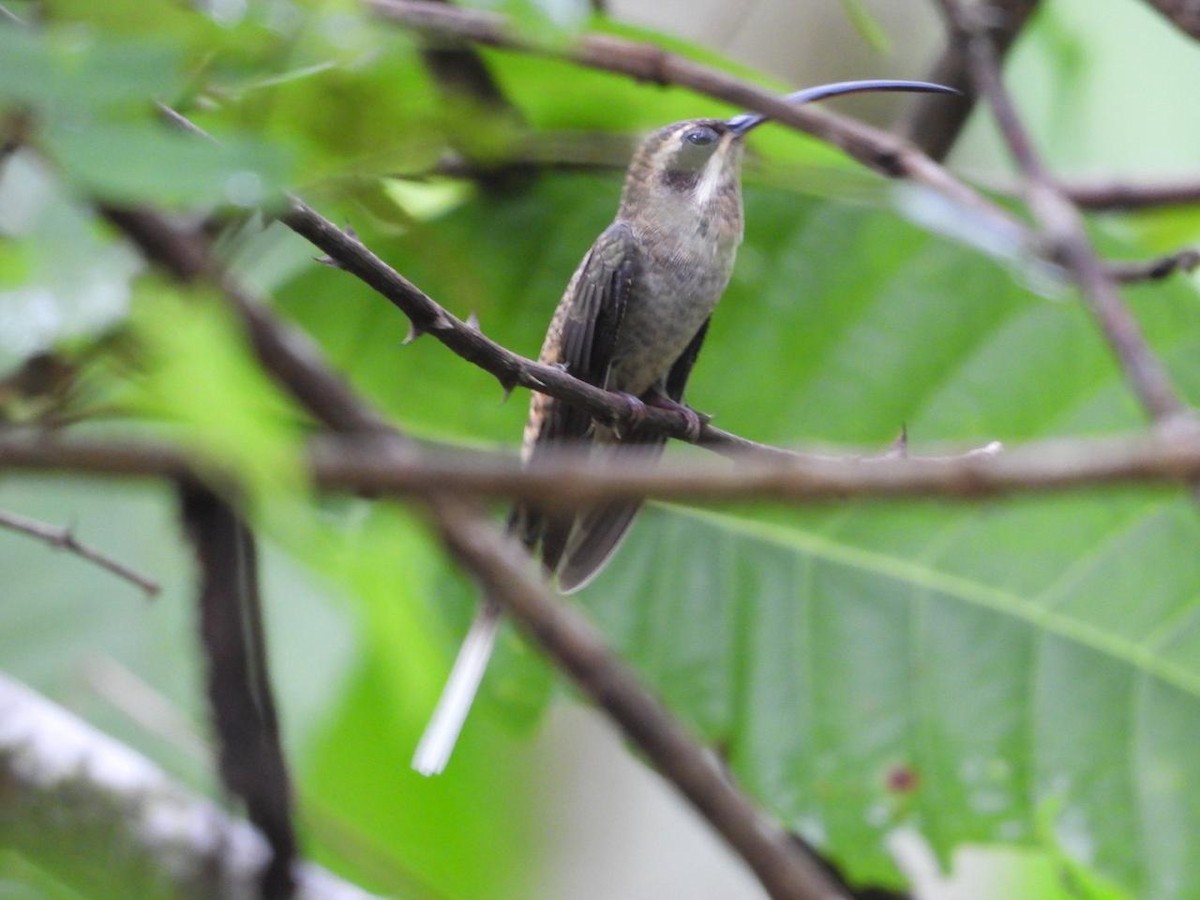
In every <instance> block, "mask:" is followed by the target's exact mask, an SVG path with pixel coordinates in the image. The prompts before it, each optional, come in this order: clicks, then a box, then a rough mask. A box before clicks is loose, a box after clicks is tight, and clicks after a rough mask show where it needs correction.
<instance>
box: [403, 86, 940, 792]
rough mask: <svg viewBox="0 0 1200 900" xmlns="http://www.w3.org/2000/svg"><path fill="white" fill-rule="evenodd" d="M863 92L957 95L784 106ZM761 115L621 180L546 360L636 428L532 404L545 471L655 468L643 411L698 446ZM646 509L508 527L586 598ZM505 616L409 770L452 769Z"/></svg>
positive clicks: (684, 129)
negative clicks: (609, 457) (703, 373)
mask: <svg viewBox="0 0 1200 900" xmlns="http://www.w3.org/2000/svg"><path fill="white" fill-rule="evenodd" d="M865 91H913V92H925V93H951V94H956V93H958V91H956V90H954V89H953V88H949V87H945V86H943V85H939V84H931V83H929V82H924V81H899V80H875V79H872V80H865V81H845V82H836V83H833V84H825V85H819V86H817V87H812V88H807V89H805V90H802V91H797V92H796V93H794V94H791V95H789V96H788V98H787V99H788V100H789V101H790V102H792V103H795V104H801V103H809V102H812V101H814V100H822V99H825V98H827V97H834V96H839V95H842V94H852V93H861V92H865ZM767 120H768V119H767V117H766V116H763V115H760V114H757V113H742V114H740V115H737V116H734V117H732V118H730V119H715V118H706V119H688V120H685V121H683V122H676V123H674V124H672V125H667V126H665V127H663V128H660V129H658V130H657V131H655V132H653V133H651V134H650V135H649V136H648V137H646V138H645V139H644V140H643V141H642V143H641V145H640V146H639V147H638V148H637V150H636V152H635V153H634V155H633V159H632V161H631V162H630V164H629V169H628V171H627V173H626V175H625V183H624V187H623V188H622V191H621V199H620V204H619V206H618V209H617V215H616V218H615V219H614V220H613V222H612V224H611V225H609V226H608V227H607V228H606V229H604V231H603V232H602V233H601V234H600V236H599V237H598V238H597V239H596V242H595V243H594V244H592V247H591V249H590V250H588V252H587V253H586V254H585V255H584V257H583V260H582V261H581V262H580V263H579V266H578V268H576V270H575V273H574V275H572V277H571V280H570V281H569V282H568V284H567V288H566V290H565V291H564V293H563V296H562V299H561V300H560V301H559V304H558V308H557V309H556V310H555V311H554V316H553V318H552V319H551V320H550V326H549V328H548V329H547V331H546V337H545V340H544V341H543V343H542V349H541V354H540V355H539V357H538V361H539V362H541V363H544V364H547V365H556V366H561V367H563V368H565V369H566V371H567V372H569V373H570V374H571V375H574V376H575V377H576V378H580V379H582V380H584V381H587V382H589V383H591V384H594V385H597V386H599V387H603V388H606V389H608V390H610V391H614V392H617V393H619V394H621V395H623V396H624V397H625V399H626V401H627V403H628V404H629V405H630V408H631V410H632V413H633V414H632V415H631V419H632V420H633V422H634V425H633V427H632V428H628V429H626V430H625V431H624V432H618V431H617V430H616V429H615V428H613V427H610V426H607V425H602V424H600V423H598V422H595V421H593V420H592V418H591V417H590V416H589V415H588V414H587V413H586V412H583V411H582V410H579V409H576V408H574V407H572V406H570V405H569V404H567V403H564V402H563V401H562V400H558V399H556V398H554V397H550V396H547V395H545V394H540V393H536V392H535V393H534V394H533V397H532V400H531V402H530V408H529V418H528V420H527V422H526V425H525V433H524V439H523V442H522V448H521V457H522V460H523V462H524V464H525V465H526V466H536V465H537V463H538V460H539V457H541V456H542V455H543V454H545V453H547V452H548V451H549V452H553V450H554V449H556V448H562V447H564V446H575V447H579V446H585V447H588V448H589V449H590V452H592V453H602V452H604V450H605V449H606V448H614V447H618V446H620V447H622V448H625V449H628V448H631V447H633V448H637V450H638V451H639V452H640V453H644V455H645V458H646V459H647V461H651V460H653V459H655V458H657V456H658V455H659V454H660V453H661V451H662V447H663V444H664V443H665V440H666V439H665V438H664V437H662V436H661V435H653V434H642V433H639V429H638V428H637V424H636V423H637V418H638V417H637V413H638V412H639V411H641V412H643V413H644V408H645V406H655V407H659V408H664V409H669V410H674V411H676V412H678V413H679V414H681V415H682V416H683V417H684V419H685V420H686V421H687V424H688V432H689V436H690V437H691V438H692V439H693V440H695V439H697V438H698V437H699V436H700V431H701V428H702V422H701V418H700V416H699V415H698V414H697V413H696V412H695V411H694V410H693V409H691V408H690V407H688V406H686V405H684V403H683V393H684V388H685V387H686V385H687V380H688V376H689V375H690V374H691V371H692V366H693V365H694V364H695V362H696V357H697V356H698V355H699V353H700V348H701V346H702V345H703V343H704V337H705V335H706V334H707V333H708V325H709V321H710V319H711V316H712V313H713V310H714V309H715V308H716V306H717V303H718V301H719V300H720V299H721V295H722V294H723V293H724V292H725V288H726V286H727V285H728V284H729V278H730V276H731V274H732V273H733V266H734V260H735V258H736V256H737V249H738V245H739V244H740V243H741V241H742V221H743V217H742V190H741V169H742V156H743V148H744V141H745V138H746V135H747V134H748V133H749V132H750V131H752V130H753V129H754V128H757V127H758V126H759V125H761V124H763V123H764V122H766V121H767ZM640 505H641V504H640V503H639V502H637V501H626V500H622V501H619V502H616V501H614V502H613V503H609V504H606V505H601V506H599V507H596V508H594V509H591V510H589V511H585V512H581V513H579V514H571V513H560V512H546V511H543V510H539V509H537V508H535V507H533V506H530V505H527V504H526V505H522V504H518V505H517V506H515V507H514V508H513V510H512V511H511V513H510V515H509V519H508V530H509V532H510V533H512V534H514V535H516V537H517V538H519V539H520V540H521V542H522V543H523V544H524V545H525V546H526V548H527V549H528V550H529V551H530V552H531V553H533V554H536V555H538V556H539V557H540V559H541V561H542V565H543V567H544V569H545V571H546V573H547V574H548V575H549V576H550V577H552V578H557V585H558V590H559V592H560V593H562V594H571V593H574V592H576V591H578V590H581V589H582V588H584V587H585V586H586V585H587V584H589V583H590V582H591V581H592V579H593V578H595V577H596V576H597V575H598V574H599V573H600V571H601V569H603V568H604V565H605V563H607V562H608V560H609V559H610V558H611V557H612V555H613V553H615V552H616V550H617V547H618V546H619V544H620V543H621V540H622V538H623V537H624V536H625V534H626V532H627V531H628V529H629V526H630V524H631V523H632V521H633V518H634V516H635V515H636V514H637V511H638V508H639V507H640ZM500 622H501V616H500V607H499V605H498V604H497V603H496V602H495V601H494V600H491V599H489V598H487V597H484V598H483V600H482V602H481V604H480V609H479V612H478V614H477V615H476V618H475V621H474V622H473V623H472V625H471V628H470V630H469V631H468V633H467V636H466V638H465V639H464V641H463V644H462V647H461V648H460V650H459V653H458V657H457V659H456V660H455V663H454V667H453V669H452V670H451V673H450V677H449V679H448V680H447V682H446V687H445V689H444V690H443V692H442V696H441V699H440V700H439V701H438V705H437V708H436V709H435V711H434V714H433V717H432V718H431V720H430V723H429V725H428V727H427V728H426V730H425V733H424V735H423V736H422V737H421V740H420V742H419V743H418V745H417V749H416V752H415V754H414V755H413V768H414V769H416V770H417V771H418V772H421V773H422V774H425V775H434V774H437V773H439V772H441V771H442V769H444V768H445V766H446V763H447V762H448V761H449V759H450V754H451V752H452V751H453V749H454V744H455V743H456V741H457V740H458V734H459V732H460V731H461V729H462V725H463V722H464V721H465V720H466V716H467V712H468V711H469V709H470V706H471V703H472V701H473V699H474V697H475V693H476V692H477V690H478V688H479V684H480V682H481V680H482V678H483V674H484V671H485V669H486V667H487V663H488V660H489V658H490V657H491V653H492V648H493V646H494V644H495V640H496V634H497V632H498V630H499V627H500Z"/></svg>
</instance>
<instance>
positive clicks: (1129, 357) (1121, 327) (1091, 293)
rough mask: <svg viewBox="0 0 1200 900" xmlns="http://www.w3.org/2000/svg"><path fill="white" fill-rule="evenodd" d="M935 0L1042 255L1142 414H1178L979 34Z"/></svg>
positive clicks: (965, 17) (957, 7)
mask: <svg viewBox="0 0 1200 900" xmlns="http://www.w3.org/2000/svg"><path fill="white" fill-rule="evenodd" d="M939 2H940V3H941V6H942V9H943V11H944V13H945V15H946V20H947V23H948V24H949V26H950V28H951V31H952V35H953V36H954V39H955V40H958V41H960V42H961V43H962V44H963V46H964V48H965V51H966V53H967V58H968V62H969V65H970V69H971V74H972V77H973V78H974V79H975V82H976V85H977V87H978V89H979V92H980V94H982V95H983V96H984V97H986V98H987V100H988V102H989V103H990V105H991V107H992V110H993V112H994V114H995V116H996V122H997V124H998V126H999V128H1000V132H1001V134H1002V135H1003V137H1004V140H1005V142H1006V143H1007V144H1008V148H1009V151H1010V153H1011V154H1012V157H1013V159H1014V161H1015V162H1016V164H1017V166H1018V167H1019V168H1020V170H1021V172H1022V174H1023V175H1024V177H1025V179H1026V182H1027V186H1026V197H1027V200H1028V203H1029V208H1030V211H1031V212H1032V213H1033V215H1034V217H1035V218H1036V219H1037V221H1038V224H1039V225H1040V227H1041V231H1042V237H1043V240H1044V241H1045V243H1046V245H1047V246H1048V248H1049V251H1050V252H1049V254H1048V255H1050V256H1051V257H1052V258H1055V259H1058V260H1060V261H1061V262H1062V264H1063V265H1064V266H1066V268H1067V269H1068V270H1069V271H1070V272H1071V273H1072V275H1073V276H1074V278H1075V280H1076V282H1077V283H1078V285H1079V288H1080V291H1081V293H1082V295H1083V298H1084V300H1085V301H1086V304H1087V308H1088V310H1089V311H1090V312H1091V314H1092V317H1093V318H1094V319H1095V320H1096V324H1097V325H1098V326H1099V328H1100V330H1101V332H1102V333H1103V334H1104V337H1105V339H1106V340H1107V341H1108V344H1109V346H1110V347H1111V349H1112V351H1113V353H1114V355H1115V356H1116V357H1117V360H1118V362H1119V363H1120V365H1121V368H1122V369H1123V371H1124V373H1125V378H1126V381H1127V382H1128V383H1129V385H1130V387H1131V388H1132V389H1133V391H1134V393H1135V394H1136V396H1137V398H1138V400H1139V402H1140V403H1141V405H1142V407H1143V409H1144V410H1145V411H1146V414H1147V415H1148V416H1149V418H1150V419H1151V420H1152V421H1155V422H1162V421H1165V420H1168V419H1172V418H1175V417H1177V416H1179V415H1180V414H1182V413H1184V412H1185V409H1186V407H1185V405H1184V403H1183V401H1182V400H1181V399H1180V397H1179V395H1178V394H1177V393H1176V391H1175V388H1174V386H1173V385H1172V384H1171V381H1170V378H1169V377H1168V375H1167V372H1166V369H1165V368H1164V367H1163V365H1162V363H1161V362H1160V361H1159V359H1158V358H1157V357H1156V356H1155V355H1154V354H1153V353H1152V352H1151V351H1150V348H1149V346H1148V345H1147V343H1146V341H1145V339H1144V338H1143V336H1142V333H1141V328H1140V327H1139V326H1138V323H1137V321H1136V320H1135V319H1134V318H1133V316H1132V315H1131V314H1130V312H1129V310H1128V308H1127V307H1126V306H1125V303H1124V301H1123V300H1122V299H1121V296H1120V293H1119V292H1118V291H1117V289H1116V287H1115V285H1114V282H1113V280H1112V278H1110V277H1109V274H1108V272H1107V271H1106V270H1105V267H1104V264H1103V263H1102V262H1101V261H1100V259H1099V257H1097V255H1096V252H1095V250H1094V249H1093V248H1092V246H1091V243H1090V242H1089V241H1088V238H1087V234H1086V231H1085V230H1084V226H1083V220H1082V217H1081V216H1080V213H1079V210H1078V209H1076V208H1075V207H1074V206H1072V205H1071V202H1070V200H1068V199H1067V198H1066V196H1064V194H1063V192H1062V190H1061V189H1060V188H1059V187H1058V186H1057V185H1056V184H1055V182H1054V180H1053V178H1052V177H1051V175H1050V173H1049V171H1048V170H1047V169H1046V167H1045V166H1044V165H1043V163H1042V161H1041V158H1040V157H1039V155H1038V154H1037V151H1036V150H1035V149H1034V147H1033V144H1032V142H1031V141H1030V138H1029V135H1028V133H1027V132H1026V130H1025V127H1024V125H1023V124H1022V123H1021V121H1020V118H1019V117H1018V115H1017V111H1016V108H1015V106H1014V105H1013V102H1012V98H1011V97H1010V96H1009V93H1008V90H1007V89H1006V88H1005V86H1004V82H1003V80H1002V79H1001V77H1000V69H999V64H998V62H997V60H996V56H995V53H994V52H993V50H992V46H991V43H990V41H989V39H988V36H987V32H986V31H985V30H983V29H981V28H980V27H979V26H978V23H976V22H975V20H974V18H973V16H972V15H969V14H968V13H967V12H966V11H964V9H963V8H962V6H961V4H960V3H958V2H956V0H939Z"/></svg>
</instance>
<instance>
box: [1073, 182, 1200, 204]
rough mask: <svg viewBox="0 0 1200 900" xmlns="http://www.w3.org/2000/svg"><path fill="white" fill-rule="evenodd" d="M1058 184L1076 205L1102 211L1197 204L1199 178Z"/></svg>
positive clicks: (1198, 201)
mask: <svg viewBox="0 0 1200 900" xmlns="http://www.w3.org/2000/svg"><path fill="white" fill-rule="evenodd" d="M1060 185H1061V187H1062V189H1063V190H1064V191H1066V194H1067V196H1068V197H1070V198H1071V202H1072V203H1074V204H1075V205H1076V206H1078V207H1080V208H1081V209H1090V210H1096V211H1101V212H1105V211H1132V210H1141V209H1152V208H1154V207H1158V206H1189V205H1192V204H1196V203H1200V179H1187V178H1179V179H1175V180H1173V181H1166V180H1162V181H1144V182H1139V181H1117V180H1112V179H1110V180H1106V181H1063V182H1060Z"/></svg>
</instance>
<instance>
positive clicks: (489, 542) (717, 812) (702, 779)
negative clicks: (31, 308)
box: [430, 499, 846, 900]
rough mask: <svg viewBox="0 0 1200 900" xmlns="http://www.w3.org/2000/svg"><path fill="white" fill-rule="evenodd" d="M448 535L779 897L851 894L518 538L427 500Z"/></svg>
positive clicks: (831, 899) (529, 630)
mask: <svg viewBox="0 0 1200 900" xmlns="http://www.w3.org/2000/svg"><path fill="white" fill-rule="evenodd" d="M430 505H431V508H432V510H433V512H434V515H435V519H436V522H437V525H438V528H439V530H440V531H441V534H442V538H443V540H444V541H445V542H446V545H447V547H448V548H449V549H450V551H451V552H452V553H453V554H454V555H455V556H456V557H457V558H458V560H459V561H460V562H461V563H462V564H463V566H464V567H465V568H466V569H467V570H468V571H470V572H471V573H472V574H473V575H474V576H475V577H476V578H477V579H478V580H479V581H480V582H481V583H482V584H483V585H485V588H486V591H487V594H488V596H489V597H494V598H495V599H496V600H497V601H498V602H500V603H501V604H503V606H504V608H505V610H506V611H507V612H509V613H510V614H511V615H512V617H513V619H514V621H515V622H516V623H517V624H518V626H520V628H521V629H522V630H523V631H524V632H525V633H526V635H527V636H528V637H529V638H530V639H531V640H533V641H534V642H536V643H537V644H538V645H540V646H541V648H542V649H543V651H544V652H545V653H546V655H547V656H549V657H550V658H551V659H553V660H554V661H555V663H556V664H557V665H558V667H559V668H561V669H562V670H563V671H564V672H566V673H567V674H568V675H569V676H570V677H571V678H572V679H573V680H574V681H575V683H576V684H577V685H578V686H579V688H580V689H581V690H583V691H584V692H585V693H586V694H588V695H589V696H590V697H591V698H592V700H593V702H595V703H596V704H597V705H598V706H599V707H600V708H601V709H603V710H604V711H605V712H606V713H607V714H608V715H609V716H610V717H611V718H612V719H613V721H614V722H616V723H617V724H618V725H619V726H620V727H621V729H622V731H624V733H625V736H626V737H627V738H628V739H629V740H630V741H632V742H633V743H634V745H636V746H637V747H638V748H639V749H640V750H641V751H642V752H643V753H644V754H645V755H646V757H647V758H648V759H649V760H650V762H651V763H652V764H653V765H654V767H655V768H656V769H658V771H659V772H660V773H661V774H662V775H663V776H664V777H665V778H666V779H667V780H668V781H670V782H671V783H672V784H673V785H674V786H675V787H676V789H678V790H679V792H680V793H681V794H683V796H684V797H685V798H686V799H687V800H688V801H689V802H690V803H691V804H692V805H693V806H694V807H696V809H697V810H698V811H699V812H700V814H701V815H703V816H704V818H705V819H706V820H708V822H709V823H710V824H711V825H712V827H713V828H714V829H715V830H716V831H717V832H718V833H719V834H720V835H721V836H722V837H723V838H724V839H725V840H726V841H727V842H728V843H729V844H730V846H732V847H733V848H734V849H735V850H736V851H737V852H738V854H739V855H740V856H741V857H742V859H744V860H745V861H746V863H747V864H748V865H749V866H750V868H751V869H752V870H753V871H754V873H755V874H756V875H757V876H758V879H759V881H760V882H761V883H762V885H763V887H764V888H765V889H766V891H767V894H768V895H769V896H771V897H773V898H776V900H836V898H838V897H845V896H846V895H845V894H844V893H843V892H842V891H841V890H840V889H839V887H838V886H837V885H836V884H835V883H834V882H833V881H832V880H831V879H830V878H829V876H828V874H827V873H826V872H825V870H824V868H823V867H822V866H821V864H820V863H818V862H817V861H816V860H815V859H813V858H812V857H810V856H809V855H808V854H807V853H806V852H805V851H804V849H803V848H802V847H801V846H800V845H799V844H798V843H797V842H795V841H793V840H792V839H791V837H790V836H789V835H788V834H787V832H785V831H784V830H783V829H782V828H781V827H780V826H779V824H778V823H776V822H775V821H774V820H772V819H770V818H768V817H767V816H766V815H764V814H763V813H762V812H760V811H759V810H758V809H757V807H755V805H754V804H753V803H752V802H751V801H750V799H749V798H748V797H746V796H745V794H743V793H742V792H741V791H740V790H739V789H738V788H737V787H736V786H735V785H734V783H733V782H732V780H731V779H730V778H729V777H728V775H727V774H726V773H725V772H723V771H722V769H721V766H720V765H719V763H718V762H717V760H716V758H715V756H713V755H711V754H709V753H706V752H705V751H704V750H703V749H702V748H701V746H700V744H699V743H697V741H696V739H695V738H694V737H693V736H692V735H691V734H690V733H689V732H688V731H687V729H686V728H684V726H683V725H682V724H681V723H680V722H678V721H677V720H676V719H675V718H674V717H673V716H672V715H671V714H670V712H668V711H667V709H666V708H665V707H663V706H662V705H661V704H660V703H659V702H658V701H657V700H656V699H655V698H654V697H653V696H651V695H650V694H649V693H648V692H647V691H646V689H645V688H643V687H642V685H641V683H640V682H639V681H638V679H637V676H636V675H634V674H633V672H632V671H630V670H629V669H628V668H627V667H626V666H625V665H624V664H623V663H621V662H620V661H619V660H618V659H617V658H616V657H615V656H613V654H612V653H611V652H610V651H609V649H608V648H607V647H606V646H605V645H604V642H603V641H602V639H601V638H600V636H599V634H598V633H597V632H596V631H595V629H594V628H592V626H591V625H590V624H589V623H588V622H587V620H585V619H584V618H583V617H582V616H581V615H580V614H579V613H578V612H576V611H575V610H573V609H572V608H571V607H570V606H568V605H567V604H565V603H563V602H562V601H561V600H557V599H555V598H553V597H551V596H550V594H549V593H548V592H547V590H546V588H545V586H544V585H543V583H542V579H541V577H540V575H539V573H538V571H537V569H536V568H535V566H534V565H533V564H532V562H531V561H530V559H529V554H528V553H526V552H525V550H524V549H523V548H522V547H521V546H520V545H519V544H517V543H515V542H513V541H511V540H508V539H506V538H505V537H504V536H502V535H501V534H500V533H499V532H498V531H497V530H496V529H495V528H494V527H492V526H491V525H489V524H488V523H487V520H486V519H485V518H483V517H482V516H481V515H480V514H478V513H476V512H474V511H473V510H471V509H470V508H468V507H465V506H463V505H462V504H461V503H458V502H454V501H450V500H444V499H443V500H440V501H437V502H434V503H431V504H430Z"/></svg>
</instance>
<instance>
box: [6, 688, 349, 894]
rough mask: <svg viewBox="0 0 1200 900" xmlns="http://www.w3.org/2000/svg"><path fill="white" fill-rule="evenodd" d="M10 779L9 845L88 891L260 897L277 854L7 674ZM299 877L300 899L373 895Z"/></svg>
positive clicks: (327, 877) (313, 871)
mask: <svg viewBox="0 0 1200 900" xmlns="http://www.w3.org/2000/svg"><path fill="white" fill-rule="evenodd" d="M0 780H2V781H3V784H4V790H3V791H0V845H2V846H5V847H9V848H14V849H17V850H18V851H19V852H22V853H25V854H27V855H29V857H30V858H31V859H34V860H40V861H48V862H49V863H50V864H51V866H52V868H53V869H54V872H55V874H56V876H57V877H59V878H62V879H64V880H67V881H68V882H70V883H72V884H74V885H75V886H76V887H77V888H78V890H80V891H81V892H82V893H85V894H87V895H88V896H114V897H115V896H127V897H133V896H146V897H156V896H160V895H162V893H163V892H164V890H165V891H166V892H167V893H169V894H170V895H171V896H179V897H196V898H213V900H252V898H256V897H257V896H258V879H259V874H260V872H261V871H262V869H263V867H264V865H265V864H266V862H267V858H268V851H267V846H266V844H265V843H264V841H263V840H262V838H261V837H260V836H259V834H258V832H257V831H256V830H255V829H253V828H252V827H251V826H250V825H249V824H247V823H246V822H242V821H239V820H235V819H231V818H229V817H228V816H227V815H226V814H225V813H224V812H222V811H221V810H220V809H218V808H217V807H216V806H214V805H213V804H212V803H210V802H209V801H208V800H205V799H203V798H201V797H198V796H196V795H194V794H192V793H190V792H189V791H187V790H186V789H185V788H183V787H182V786H180V785H178V784H175V783H174V782H172V781H170V780H169V779H168V778H167V776H166V775H165V774H164V773H163V772H162V771H161V770H160V769H158V768H157V767H156V766H155V765H154V764H153V763H151V762H150V761H149V760H147V759H145V758H144V757H142V756H139V755H138V754H136V753H135V752H133V751H132V750H130V749H129V748H128V747H125V746H123V745H121V744H119V743H117V742H116V741H114V740H113V739H112V738H110V737H108V736H107V735H104V734H101V733H100V732H98V731H96V730H94V729H93V728H92V727H91V726H90V725H88V724H86V723H85V722H83V721H82V720H80V719H77V718H75V717H74V716H73V715H71V714H70V713H68V712H67V711H66V710H64V709H62V708H60V707H58V706H55V705H54V704H52V703H51V702H50V701H48V700H46V699H45V698H43V697H41V696H39V695H37V694H35V693H34V692H33V691H31V690H30V689H29V688H27V687H25V686H24V685H21V684H19V683H18V682H16V681H13V680H12V679H10V678H8V677H7V676H5V675H3V674H0ZM84 848H87V850H88V852H83V849H84ZM296 879H297V890H296V893H295V894H294V897H295V898H296V900H367V898H369V897H370V896H371V895H369V894H367V893H366V892H364V891H362V890H360V889H359V888H357V887H355V886H353V885H351V884H347V883H346V882H343V881H341V880H339V879H337V878H336V877H334V876H333V875H331V874H330V873H328V872H327V871H325V870H323V869H320V868H318V867H316V866H314V865H311V864H308V863H305V864H303V865H300V866H297V867H296Z"/></svg>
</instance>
